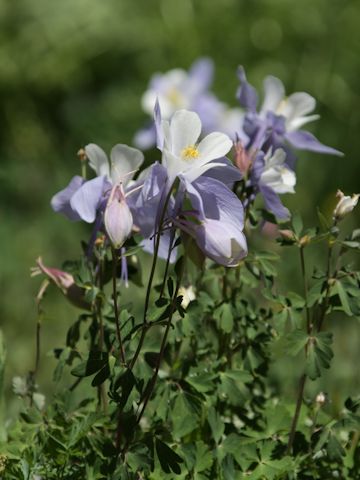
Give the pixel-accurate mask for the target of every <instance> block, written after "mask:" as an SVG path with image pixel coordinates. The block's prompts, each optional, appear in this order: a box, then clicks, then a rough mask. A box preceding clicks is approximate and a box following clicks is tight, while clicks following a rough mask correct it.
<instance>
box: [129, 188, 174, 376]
mask: <svg viewBox="0 0 360 480" xmlns="http://www.w3.org/2000/svg"><path fill="white" fill-rule="evenodd" d="M172 187H173V185H172V186H171V187H170V188H169V192H168V194H167V196H166V199H165V203H164V206H163V209H162V212H161V215H160V219H159V227H158V232H157V235H156V241H155V247H154V255H153V261H152V265H151V270H150V276H149V281H148V284H147V289H146V296H145V305H144V316H143V324H142V328H141V336H140V340H139V343H138V346H137V349H136V351H135V354H134V357H133V359H132V360H131V362H130V365H129V368H130V370H132V368H133V367H134V365H135V362H136V360H137V358H138V356H139V354H140V351H141V348H142V345H143V343H144V340H145V335H146V332H147V312H148V308H149V302H150V293H151V288H152V284H153V280H154V275H155V269H156V263H157V259H158V254H159V246H160V239H161V229H162V224H163V222H164V219H165V214H166V210H167V206H168V204H169V201H170V198H171V192H172Z"/></svg>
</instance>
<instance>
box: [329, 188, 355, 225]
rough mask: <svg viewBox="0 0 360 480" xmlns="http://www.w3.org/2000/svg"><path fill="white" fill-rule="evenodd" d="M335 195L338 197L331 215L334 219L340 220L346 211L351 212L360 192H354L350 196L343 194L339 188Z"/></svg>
mask: <svg viewBox="0 0 360 480" xmlns="http://www.w3.org/2000/svg"><path fill="white" fill-rule="evenodd" d="M336 197H337V198H338V199H339V201H338V203H337V205H336V207H335V210H334V213H333V217H334V220H342V219H343V218H344V217H345V216H346V215H347V214H348V213H350V212H352V211H353V210H354V208H355V207H356V205H357V203H358V200H359V197H360V194H358V193H356V194H355V193H354V194H353V195H352V196H351V197H350V196H348V195H344V193H343V192H342V191H341V190H338V191H337V194H336Z"/></svg>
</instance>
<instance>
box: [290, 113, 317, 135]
mask: <svg viewBox="0 0 360 480" xmlns="http://www.w3.org/2000/svg"><path fill="white" fill-rule="evenodd" d="M319 118H320V115H306V116H304V117H298V118H294V119H293V120H292V121H291V122H290V124H289V125H287V130H288V131H289V132H292V131H294V130H298V129H299V128H300V127H302V126H303V125H305V124H306V123H309V122H313V121H314V120H318V119H319Z"/></svg>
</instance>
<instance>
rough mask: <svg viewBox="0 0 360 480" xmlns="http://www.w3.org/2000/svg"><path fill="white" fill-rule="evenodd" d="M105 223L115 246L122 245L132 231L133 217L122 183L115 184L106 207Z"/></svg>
mask: <svg viewBox="0 0 360 480" xmlns="http://www.w3.org/2000/svg"><path fill="white" fill-rule="evenodd" d="M104 224H105V230H106V233H107V235H108V237H109V240H110V242H111V243H112V245H113V247H114V248H120V247H122V246H123V245H124V243H125V241H126V239H127V238H128V236H129V235H130V233H131V230H132V226H133V217H132V214H131V211H130V208H129V207H128V204H127V203H126V198H125V193H124V190H123V188H122V185H121V184H120V185H115V186H114V187H113V189H112V191H111V194H110V197H109V200H108V202H107V205H106V208H105V213H104Z"/></svg>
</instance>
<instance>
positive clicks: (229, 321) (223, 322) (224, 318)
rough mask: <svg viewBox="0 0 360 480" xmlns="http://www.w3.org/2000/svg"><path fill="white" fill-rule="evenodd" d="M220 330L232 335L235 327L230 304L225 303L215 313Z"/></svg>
mask: <svg viewBox="0 0 360 480" xmlns="http://www.w3.org/2000/svg"><path fill="white" fill-rule="evenodd" d="M214 318H215V320H218V326H219V328H220V329H221V330H222V331H223V332H225V333H231V332H232V329H233V327H234V319H233V312H232V308H231V305H230V303H223V304H222V305H220V307H219V308H217V309H216V310H215V312H214Z"/></svg>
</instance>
